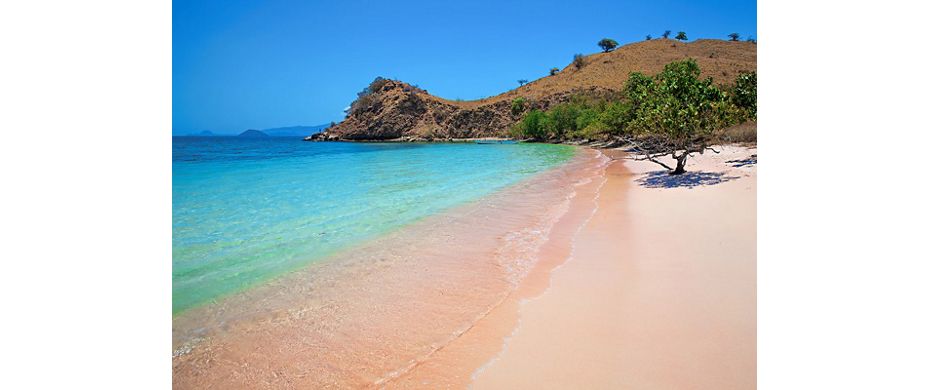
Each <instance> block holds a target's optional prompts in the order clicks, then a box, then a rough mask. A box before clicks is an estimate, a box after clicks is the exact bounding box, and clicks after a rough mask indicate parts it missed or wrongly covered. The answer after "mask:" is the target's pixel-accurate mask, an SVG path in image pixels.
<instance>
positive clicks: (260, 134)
mask: <svg viewBox="0 0 930 390" xmlns="http://www.w3.org/2000/svg"><path fill="white" fill-rule="evenodd" d="M239 136H240V137H247V138H259V137H267V136H268V134H265V133H263V132H261V131H259V130H253V129H249V130H246V131H243V132H242V133H240V134H239Z"/></svg>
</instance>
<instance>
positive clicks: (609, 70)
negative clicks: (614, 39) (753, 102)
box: [309, 39, 756, 141]
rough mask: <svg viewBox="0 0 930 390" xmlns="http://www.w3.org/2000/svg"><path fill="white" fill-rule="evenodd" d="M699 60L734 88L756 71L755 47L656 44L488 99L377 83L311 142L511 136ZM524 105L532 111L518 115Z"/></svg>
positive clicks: (588, 60) (631, 47) (593, 58)
mask: <svg viewBox="0 0 930 390" xmlns="http://www.w3.org/2000/svg"><path fill="white" fill-rule="evenodd" d="M686 58H693V59H695V60H696V61H697V63H698V64H699V65H700V68H701V70H702V76H704V77H707V76H709V77H712V78H713V79H714V81H715V83H717V84H730V83H732V82H733V80H735V78H736V76H737V75H738V74H739V72H740V71H754V70H755V69H756V44H755V43H750V42H730V41H723V40H712V39H702V40H697V41H694V42H690V43H685V42H679V41H674V40H670V39H655V40H650V41H643V42H637V43H632V44H628V45H625V46H622V47H619V48H617V49H616V50H614V51H612V52H609V53H597V54H591V55H588V56H586V57H585V65H584V66H581V67H580V68H579V67H576V66H575V65H574V64H568V65H566V66H565V67H564V68H562V70H561V71H560V72H559V73H557V74H555V75H553V76H548V77H543V78H541V79H538V80H535V81H533V82H531V83H528V84H526V85H524V86H522V87H519V88H516V89H514V90H510V91H507V92H504V93H502V94H499V95H496V96H493V97H489V98H486V99H480V100H473V101H452V100H447V99H443V98H441V97H437V96H433V95H430V94H429V93H427V92H426V91H423V90H421V89H419V88H416V87H413V86H411V85H409V84H407V83H404V82H402V81H397V80H378V81H376V82H374V83H372V85H371V86H370V91H369V93H368V94H365V95H363V96H360V98H359V99H358V100H356V102H355V103H353V105H352V109H351V110H350V113H349V115H347V117H346V119H345V120H343V121H342V122H340V123H339V124H337V125H336V126H334V127H332V128H330V129H327V130H326V131H324V132H322V133H319V134H317V135H314V136H312V137H309V138H310V139H312V140H408V141H409V140H444V139H450V138H477V137H500V136H506V135H507V133H508V130H509V129H510V127H511V126H512V125H513V124H514V123H515V122H516V121H518V120H520V119H521V118H522V116H523V115H524V114H523V112H526V111H527V110H528V109H532V108H537V109H546V108H547V107H549V106H551V105H554V104H558V103H562V102H565V101H568V100H569V99H570V98H571V96H572V95H575V94H579V93H583V94H588V95H599V96H610V95H615V94H617V93H619V92H620V91H621V90H622V88H623V85H624V83H625V82H626V80H627V78H628V76H629V74H630V73H631V72H642V73H645V74H647V75H654V74H656V73H659V72H660V71H662V68H663V67H664V66H665V64H667V63H669V62H672V61H677V60H682V59H686ZM517 98H523V99H525V101H526V103H525V105H526V108H527V110H522V112H513V111H512V110H511V105H512V103H513V101H514V100H515V99H517Z"/></svg>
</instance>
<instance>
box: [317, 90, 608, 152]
mask: <svg viewBox="0 0 930 390" xmlns="http://www.w3.org/2000/svg"><path fill="white" fill-rule="evenodd" d="M378 86H379V88H378V89H376V90H373V91H371V93H370V94H369V95H366V96H365V97H364V98H363V99H364V100H362V99H360V101H361V103H360V102H359V101H357V102H356V103H355V104H353V107H352V111H351V112H350V113H349V115H348V116H347V117H346V119H345V120H344V121H342V122H341V123H339V124H337V125H335V126H333V127H331V128H329V129H327V130H326V131H324V132H322V133H318V134H314V135H312V136H310V137H307V138H305V140H307V141H445V140H452V139H461V138H489V137H507V136H508V134H509V130H510V128H511V126H513V124H514V123H515V122H516V121H518V120H520V118H522V116H523V113H524V112H526V111H527V110H530V109H534V108H535V109H546V108H547V107H549V106H550V105H553V104H557V103H561V102H564V101H567V100H568V99H569V98H570V97H571V95H573V94H575V93H580V92H585V93H589V94H598V95H602V94H607V93H612V92H613V91H609V90H600V89H598V88H590V89H588V90H586V91H566V92H562V93H556V94H552V95H550V96H547V97H545V98H543V99H533V100H526V102H525V104H524V105H523V108H522V109H520V110H514V109H513V107H512V103H513V101H512V100H500V101H496V102H492V103H488V104H479V105H473V106H472V107H468V106H466V105H463V104H457V102H449V101H445V100H443V99H440V98H437V97H435V96H432V95H429V94H428V93H426V92H425V91H423V90H420V89H418V88H416V87H413V86H411V85H409V84H407V83H404V82H401V81H396V80H384V81H383V82H381V83H379V85H378Z"/></svg>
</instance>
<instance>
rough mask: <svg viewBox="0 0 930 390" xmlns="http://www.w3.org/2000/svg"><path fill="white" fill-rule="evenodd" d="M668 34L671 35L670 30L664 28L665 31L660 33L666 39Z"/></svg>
mask: <svg viewBox="0 0 930 390" xmlns="http://www.w3.org/2000/svg"><path fill="white" fill-rule="evenodd" d="M669 35H672V30H665V32H664V33H662V38H665V39H668V36H669Z"/></svg>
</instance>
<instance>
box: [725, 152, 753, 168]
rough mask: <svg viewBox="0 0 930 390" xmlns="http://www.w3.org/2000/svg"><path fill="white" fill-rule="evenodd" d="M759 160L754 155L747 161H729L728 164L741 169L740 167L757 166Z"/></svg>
mask: <svg viewBox="0 0 930 390" xmlns="http://www.w3.org/2000/svg"><path fill="white" fill-rule="evenodd" d="M757 159H758V157H757V156H756V155H755V154H754V155H752V156H749V158H747V159H745V160H729V161H727V164H730V165H731V166H733V167H736V168H739V167H745V166H751V165H756V163H757V162H758V161H757Z"/></svg>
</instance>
